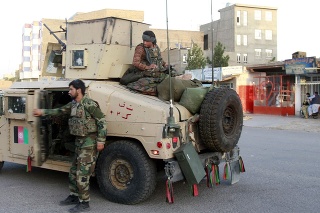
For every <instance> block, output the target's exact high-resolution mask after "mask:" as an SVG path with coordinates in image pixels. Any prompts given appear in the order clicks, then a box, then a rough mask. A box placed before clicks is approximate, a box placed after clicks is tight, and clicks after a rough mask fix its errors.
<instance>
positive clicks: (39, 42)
mask: <svg viewBox="0 0 320 213" xmlns="http://www.w3.org/2000/svg"><path fill="white" fill-rule="evenodd" d="M43 24H46V25H47V26H49V27H50V29H51V30H52V31H53V32H57V31H62V29H61V28H60V26H62V27H63V26H65V25H66V24H65V20H58V19H42V20H41V21H34V22H33V23H31V24H25V25H24V27H23V30H22V49H23V51H22V64H21V70H20V72H19V78H20V80H21V81H37V80H38V79H39V76H41V75H42V73H41V71H42V67H43V63H44V57H45V54H46V51H47V45H48V43H58V41H57V40H56V39H55V37H54V36H52V35H51V34H50V32H49V30H47V29H46V28H45V27H44V26H43ZM56 36H57V37H58V38H59V39H61V40H63V41H65V34H64V33H56ZM49 75H55V73H51V74H50V73H49Z"/></svg>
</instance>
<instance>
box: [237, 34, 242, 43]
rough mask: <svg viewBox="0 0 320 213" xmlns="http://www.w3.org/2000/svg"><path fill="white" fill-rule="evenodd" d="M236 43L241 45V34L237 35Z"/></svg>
mask: <svg viewBox="0 0 320 213" xmlns="http://www.w3.org/2000/svg"><path fill="white" fill-rule="evenodd" d="M237 45H241V35H237Z"/></svg>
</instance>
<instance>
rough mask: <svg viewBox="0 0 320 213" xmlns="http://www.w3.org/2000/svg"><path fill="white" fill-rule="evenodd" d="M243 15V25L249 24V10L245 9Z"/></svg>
mask: <svg viewBox="0 0 320 213" xmlns="http://www.w3.org/2000/svg"><path fill="white" fill-rule="evenodd" d="M242 16H243V19H242V20H243V26H247V25H248V12H247V11H243V12H242Z"/></svg>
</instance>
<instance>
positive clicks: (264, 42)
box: [200, 4, 277, 66]
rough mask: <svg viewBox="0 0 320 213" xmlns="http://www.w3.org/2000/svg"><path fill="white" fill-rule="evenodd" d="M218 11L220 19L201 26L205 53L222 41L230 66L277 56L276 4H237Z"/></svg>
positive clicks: (262, 60)
mask: <svg viewBox="0 0 320 213" xmlns="http://www.w3.org/2000/svg"><path fill="white" fill-rule="evenodd" d="M219 12H220V19H219V20H216V21H214V22H210V23H207V24H204V25H201V26H200V31H202V32H203V33H204V44H203V49H204V54H205V56H207V57H209V58H211V57H212V49H214V47H215V46H216V45H217V43H218V42H220V43H222V45H223V46H224V47H225V48H226V49H225V55H229V56H230V60H229V65H230V66H235V65H244V66H245V65H246V64H265V63H268V62H270V61H276V60H277V8H274V7H265V6H254V5H244V4H234V5H230V6H227V7H225V8H223V9H220V10H219Z"/></svg>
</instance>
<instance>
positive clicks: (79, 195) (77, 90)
mask: <svg viewBox="0 0 320 213" xmlns="http://www.w3.org/2000/svg"><path fill="white" fill-rule="evenodd" d="M85 89H86V87H85V84H84V82H83V81H81V80H78V79H77V80H73V81H71V82H70V83H69V95H70V96H71V98H72V99H73V100H72V102H70V103H68V104H66V105H64V106H62V107H60V108H56V109H34V110H33V115H34V116H37V117H38V116H46V115H58V114H68V115H70V118H69V121H68V123H69V129H70V134H72V135H75V136H76V140H75V146H76V150H75V156H74V159H73V162H72V165H71V167H70V171H69V189H70V195H69V196H68V197H67V198H66V199H65V200H63V201H61V202H60V205H76V206H75V207H73V208H71V209H70V210H69V212H83V211H89V210H90V206H89V201H90V195H89V185H90V182H89V180H90V176H91V175H92V173H93V172H94V169H95V165H96V159H97V156H98V152H99V151H101V150H103V149H104V144H105V140H106V134H107V130H106V125H107V122H106V119H105V116H104V114H103V113H102V111H101V110H100V108H99V105H98V103H97V102H96V101H94V100H92V99H90V98H88V97H87V96H86V95H85Z"/></svg>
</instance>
